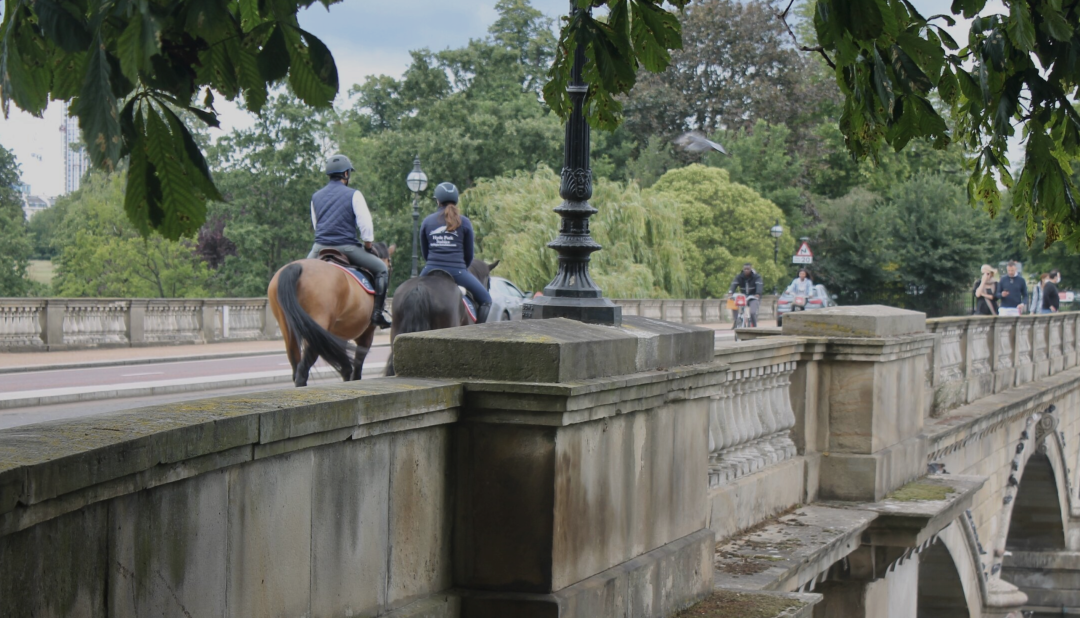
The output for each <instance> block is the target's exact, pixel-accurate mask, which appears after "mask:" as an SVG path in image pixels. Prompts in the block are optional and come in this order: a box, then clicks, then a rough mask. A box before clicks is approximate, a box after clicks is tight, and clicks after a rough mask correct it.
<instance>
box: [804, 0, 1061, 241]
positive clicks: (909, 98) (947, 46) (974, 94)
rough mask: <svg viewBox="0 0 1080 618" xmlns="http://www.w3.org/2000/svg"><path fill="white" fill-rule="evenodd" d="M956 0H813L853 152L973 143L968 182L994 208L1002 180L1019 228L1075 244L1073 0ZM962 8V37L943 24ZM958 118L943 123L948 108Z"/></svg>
mask: <svg viewBox="0 0 1080 618" xmlns="http://www.w3.org/2000/svg"><path fill="white" fill-rule="evenodd" d="M1005 5H1006V8H1007V11H1008V12H1007V14H1000V13H999V11H998V9H997V8H996V6H993V7H991V6H988V3H987V2H986V0H954V1H953V3H952V6H951V10H950V12H951V13H952V15H935V16H933V17H930V18H927V17H924V16H923V15H921V14H920V13H919V12H918V11H917V10H916V9H915V7H914V6H913V5H912V4H911V3H910V2H908V1H907V0H817V2H816V10H815V13H814V18H813V19H814V26H815V30H816V34H817V40H818V42H819V43H820V52H821V54H822V55H823V56H824V57H825V59H826V61H827V62H828V63H829V65H830V66H831V67H833V68H834V70H835V76H836V83H837V84H838V85H839V87H840V89H841V91H842V92H843V94H844V98H845V103H844V108H843V114H842V116H841V118H840V129H841V130H842V131H843V133H844V136H845V138H846V140H847V145H848V147H849V148H850V150H851V152H852V153H854V154H855V155H856V156H860V157H861V156H868V155H871V156H872V155H876V154H877V153H878V151H879V150H880V148H881V146H882V144H889V145H890V146H892V147H893V148H894V149H896V150H900V149H902V148H904V147H905V146H906V145H907V144H908V143H909V142H911V141H912V140H916V139H927V140H929V141H932V142H933V144H934V146H935V147H937V148H944V147H945V146H947V145H948V144H949V143H950V142H951V141H954V140H955V141H958V142H959V143H961V144H962V145H963V146H964V148H965V149H966V150H967V151H969V152H970V153H972V156H973V159H972V161H971V165H970V172H969V176H968V182H967V189H968V196H969V199H970V200H971V201H972V202H977V203H980V204H982V205H983V206H984V207H985V208H986V210H987V211H989V213H990V214H991V215H996V214H997V213H998V212H999V211H1000V209H1001V192H1000V189H999V186H998V185H999V183H1000V184H1002V185H1004V186H1005V187H1008V188H1010V189H1011V190H1012V192H1013V200H1012V204H1011V214H1012V215H1013V216H1016V217H1018V218H1021V219H1023V220H1024V221H1025V223H1026V233H1027V236H1028V239H1029V240H1031V239H1033V238H1034V236H1035V234H1036V231H1037V227H1038V226H1039V225H1041V227H1042V232H1043V234H1044V236H1045V239H1046V242H1054V241H1056V240H1059V239H1063V240H1066V241H1067V242H1068V244H1069V245H1070V246H1071V247H1073V248H1074V249H1075V248H1077V247H1080V205H1078V203H1077V201H1078V194H1077V186H1076V183H1075V182H1074V180H1073V179H1072V167H1071V164H1072V163H1073V162H1076V161H1078V160H1080V112H1078V111H1077V109H1076V104H1075V101H1076V99H1077V95H1078V94H1080V62H1078V61H1077V49H1080V1H1077V0H1065V1H1061V0H1053V1H1047V0H1008V1H1006V2H1005ZM961 15H962V16H963V17H964V18H968V19H971V20H972V21H971V28H970V31H969V35H968V40H967V41H966V45H961V43H959V42H957V41H955V40H953V38H952V36H950V35H949V33H948V31H947V30H946V29H945V26H946V25H953V24H954V23H955V18H957V17H960V16H961ZM950 115H951V116H952V117H953V118H955V119H956V124H955V127H950V126H949V124H948V123H947V122H946V117H948V116H950ZM1017 131H1020V132H1021V133H1022V136H1023V137H1024V139H1025V145H1024V162H1023V166H1022V168H1021V171H1020V174H1019V177H1018V178H1015V179H1014V177H1013V174H1012V171H1011V170H1010V165H1011V164H1010V162H1009V160H1008V159H1007V157H1006V154H1007V150H1008V141H1009V138H1010V137H1012V136H1013V135H1015V134H1016V133H1017Z"/></svg>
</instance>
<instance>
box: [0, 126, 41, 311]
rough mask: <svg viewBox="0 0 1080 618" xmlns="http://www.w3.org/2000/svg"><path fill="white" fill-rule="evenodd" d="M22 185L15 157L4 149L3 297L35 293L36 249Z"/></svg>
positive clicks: (0, 155) (0, 165) (0, 168)
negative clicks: (32, 259) (21, 195)
mask: <svg viewBox="0 0 1080 618" xmlns="http://www.w3.org/2000/svg"><path fill="white" fill-rule="evenodd" d="M18 183H19V164H18V163H17V162H16V160H15V155H14V154H12V152H11V151H10V150H8V149H7V148H4V147H3V146H0V296H26V295H28V294H30V293H31V292H32V291H33V290H34V285H33V283H32V282H31V281H30V279H29V278H28V277H27V268H28V267H29V266H30V257H31V255H32V254H33V245H32V243H31V239H30V236H29V235H28V234H27V231H26V215H25V214H24V213H23V209H22V200H21V199H20V198H19V194H18V192H17V191H16V189H15V186H16V185H17V184H18Z"/></svg>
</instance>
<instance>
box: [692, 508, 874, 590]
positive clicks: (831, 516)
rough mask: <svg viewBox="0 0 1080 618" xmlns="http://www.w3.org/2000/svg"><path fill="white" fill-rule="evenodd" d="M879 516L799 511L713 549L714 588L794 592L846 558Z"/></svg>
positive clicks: (862, 512)
mask: <svg viewBox="0 0 1080 618" xmlns="http://www.w3.org/2000/svg"><path fill="white" fill-rule="evenodd" d="M877 517H878V514H877V513H875V512H873V511H868V510H856V509H849V508H838V507H836V506H820V505H817V504H814V505H810V506H804V507H800V508H798V509H795V510H794V511H792V512H789V513H786V514H784V515H781V516H779V517H776V518H774V519H772V520H768V521H766V522H764V523H762V524H758V525H757V526H755V527H754V528H751V529H750V530H748V531H746V532H744V533H742V534H741V535H739V536H736V537H733V538H731V539H728V540H726V541H724V542H722V543H720V544H719V545H717V547H716V554H715V558H714V567H715V573H714V580H713V582H714V585H715V586H717V587H722V588H730V589H741V590H787V591H791V590H798V589H801V588H803V587H804V586H806V585H807V584H809V583H811V582H813V581H814V580H815V578H817V577H818V576H819V575H820V574H821V573H824V572H826V571H827V570H828V569H829V567H830V566H831V565H833V564H834V563H836V561H838V560H841V559H842V558H844V557H846V556H848V555H849V554H851V553H852V552H854V551H855V550H856V549H858V548H859V545H860V544H861V538H862V535H863V533H864V532H866V531H867V530H868V529H869V528H870V525H871V524H872V523H873V521H874V520H875V519H877Z"/></svg>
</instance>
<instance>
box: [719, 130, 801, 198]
mask: <svg viewBox="0 0 1080 618" xmlns="http://www.w3.org/2000/svg"><path fill="white" fill-rule="evenodd" d="M790 137H791V131H790V129H788V128H787V126H785V125H782V124H780V125H770V124H769V123H767V122H765V121H764V120H758V121H757V123H756V124H755V125H754V127H753V131H747V130H740V131H738V132H721V133H720V134H718V135H717V136H716V137H715V139H716V141H718V142H720V143H722V144H724V146H725V147H726V148H727V151H728V152H729V153H731V154H730V155H728V156H725V155H721V154H718V153H713V154H710V155H709V157H708V160H709V163H711V164H713V165H716V166H717V167H722V168H724V169H726V170H727V171H728V174H730V176H731V179H732V180H734V181H735V182H738V183H742V184H744V185H747V186H749V187H751V188H753V189H754V190H755V191H757V192H758V193H760V194H761V196H762V197H764V198H765V199H767V200H769V201H770V202H772V203H774V204H776V205H777V206H779V207H780V210H783V211H784V216H785V217H787V218H788V219H789V220H792V219H795V218H799V219H801V218H802V212H803V202H804V199H803V196H802V191H800V189H799V184H800V182H799V181H800V176H801V175H802V168H803V164H802V162H801V161H800V160H799V157H798V155H797V154H796V153H793V152H790V148H789V146H788V140H789V139H790Z"/></svg>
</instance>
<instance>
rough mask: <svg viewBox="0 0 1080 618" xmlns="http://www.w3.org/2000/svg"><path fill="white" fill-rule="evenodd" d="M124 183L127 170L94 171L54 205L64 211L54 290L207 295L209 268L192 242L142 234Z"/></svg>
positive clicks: (58, 235) (97, 293)
mask: <svg viewBox="0 0 1080 618" xmlns="http://www.w3.org/2000/svg"><path fill="white" fill-rule="evenodd" d="M124 184H125V179H124V173H123V172H121V173H118V174H112V175H109V176H105V175H103V174H97V173H95V174H91V175H90V176H89V177H88V178H87V180H86V181H85V182H84V183H83V186H82V187H81V188H80V189H79V190H78V191H76V192H74V193H71V194H69V195H67V196H64V197H63V198H61V199H60V200H59V201H58V203H57V205H56V206H54V207H53V208H59V209H61V210H60V212H63V213H64V217H63V220H62V221H61V223H60V225H59V226H58V229H57V232H56V237H55V238H54V239H53V244H54V246H56V247H58V248H59V255H58V257H56V258H55V259H54V264H56V276H55V278H54V279H53V292H54V293H55V294H56V295H57V296H69V297H80V296H85V297H128V298H130V297H135V298H154V297H158V298H181V297H203V296H207V293H208V290H207V284H208V281H209V277H210V272H209V270H208V269H207V267H206V264H205V263H204V262H203V261H202V260H201V259H200V258H199V257H198V256H197V255H196V254H195V251H194V246H193V244H192V243H191V242H190V241H186V240H182V241H173V240H168V239H166V238H163V237H162V236H161V235H160V234H156V233H150V234H149V235H148V236H142V235H140V233H139V231H138V230H137V229H136V228H135V226H134V225H133V224H132V222H131V221H130V220H128V219H127V217H126V216H125V213H124ZM128 186H129V187H130V184H129V185H128ZM35 218H36V217H35Z"/></svg>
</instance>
